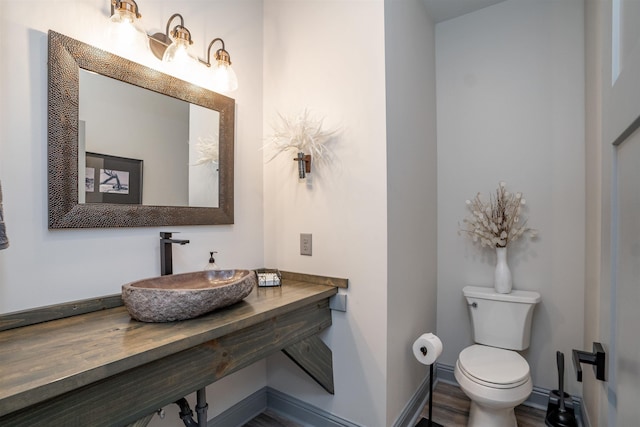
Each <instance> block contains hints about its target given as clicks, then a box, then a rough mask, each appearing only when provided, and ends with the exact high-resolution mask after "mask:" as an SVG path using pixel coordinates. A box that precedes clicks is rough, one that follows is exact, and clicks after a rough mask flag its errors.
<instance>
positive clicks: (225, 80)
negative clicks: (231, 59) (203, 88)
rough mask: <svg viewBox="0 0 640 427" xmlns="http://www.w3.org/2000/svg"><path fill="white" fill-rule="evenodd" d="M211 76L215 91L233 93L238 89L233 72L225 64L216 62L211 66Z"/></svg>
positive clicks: (229, 66)
mask: <svg viewBox="0 0 640 427" xmlns="http://www.w3.org/2000/svg"><path fill="white" fill-rule="evenodd" d="M211 74H212V77H213V88H214V90H215V91H220V92H233V91H234V90H236V89H238V77H236V73H235V71H233V68H231V65H229V64H228V63H227V62H225V61H216V63H215V64H214V65H212V66H211Z"/></svg>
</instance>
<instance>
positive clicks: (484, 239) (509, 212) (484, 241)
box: [459, 182, 537, 248]
mask: <svg viewBox="0 0 640 427" xmlns="http://www.w3.org/2000/svg"><path fill="white" fill-rule="evenodd" d="M506 187H507V185H506V184H505V183H504V182H500V185H499V186H498V189H497V190H496V194H495V196H490V197H489V200H488V201H487V200H484V199H483V196H482V194H481V193H478V194H476V197H474V198H473V199H472V200H467V201H466V204H467V208H468V209H469V211H470V212H471V215H469V216H467V217H466V218H465V219H464V220H463V222H464V228H462V229H461V230H460V231H459V233H462V234H467V235H468V236H470V237H471V239H472V240H473V241H474V242H477V243H480V245H481V246H483V247H484V246H488V247H496V248H505V247H507V245H508V244H510V243H511V242H514V241H515V240H517V239H518V238H519V237H521V236H522V235H523V234H525V233H527V234H528V235H529V236H530V237H531V238H533V237H535V236H536V235H537V231H536V230H534V229H532V228H529V227H527V220H526V219H524V218H522V217H521V213H522V207H523V206H524V205H525V203H526V200H525V199H524V197H522V193H515V194H514V193H510V192H508V191H507V188H506Z"/></svg>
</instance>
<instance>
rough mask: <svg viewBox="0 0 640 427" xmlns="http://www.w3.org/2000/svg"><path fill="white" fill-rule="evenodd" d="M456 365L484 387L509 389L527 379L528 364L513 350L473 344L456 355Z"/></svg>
mask: <svg viewBox="0 0 640 427" xmlns="http://www.w3.org/2000/svg"><path fill="white" fill-rule="evenodd" d="M457 364H458V367H459V368H460V371H461V372H462V373H463V374H464V375H465V376H466V377H467V378H469V380H471V381H473V382H475V383H478V384H481V385H484V386H486V387H491V388H498V389H509V388H515V387H519V386H521V385H522V384H524V383H526V382H527V381H528V380H529V377H530V375H529V364H528V363H527V361H526V360H525V359H524V358H523V357H522V356H520V355H519V354H518V353H516V352H515V351H511V350H505V349H501V348H496V347H488V346H484V345H478V344H474V345H472V346H470V347H467V348H465V349H464V350H462V352H460V355H459V356H458V363H457Z"/></svg>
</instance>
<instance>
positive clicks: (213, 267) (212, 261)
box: [204, 251, 220, 271]
mask: <svg viewBox="0 0 640 427" xmlns="http://www.w3.org/2000/svg"><path fill="white" fill-rule="evenodd" d="M217 253H218V252H216V251H214V252H209V255H210V256H209V262H208V263H207V265H205V267H204V271H210V270H220V267H218V264H216V260H215V259H214V258H213V254H217Z"/></svg>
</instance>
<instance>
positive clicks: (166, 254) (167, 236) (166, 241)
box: [160, 231, 189, 276]
mask: <svg viewBox="0 0 640 427" xmlns="http://www.w3.org/2000/svg"><path fill="white" fill-rule="evenodd" d="M171 234H172V233H168V232H166V231H161V232H160V275H161V276H167V275H169V274H173V255H172V253H171V245H172V244H173V243H177V244H179V245H186V244H187V243H189V241H188V240H179V239H172V238H171Z"/></svg>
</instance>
